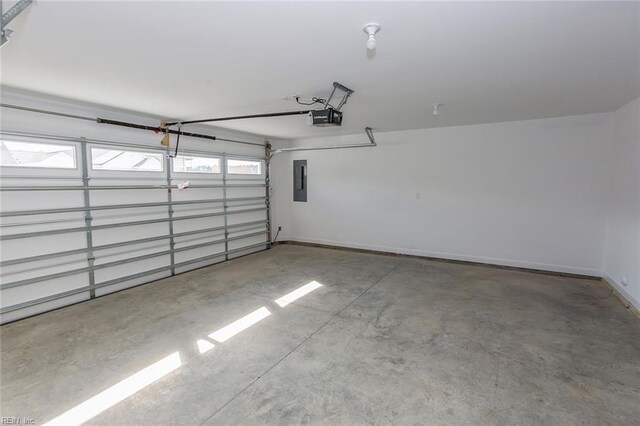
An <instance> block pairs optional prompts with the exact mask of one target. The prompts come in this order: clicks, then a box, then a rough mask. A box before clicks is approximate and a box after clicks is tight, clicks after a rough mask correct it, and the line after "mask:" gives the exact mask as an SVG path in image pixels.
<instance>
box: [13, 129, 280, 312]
mask: <svg viewBox="0 0 640 426" xmlns="http://www.w3.org/2000/svg"><path fill="white" fill-rule="evenodd" d="M1 139H2V146H1V149H2V170H1V171H2V185H1V190H2V204H1V217H2V227H1V230H2V234H1V236H0V238H1V244H2V245H1V248H2V262H1V266H2V277H1V278H2V283H1V287H0V298H1V308H0V309H1V311H0V314H1V321H2V322H7V321H12V320H15V319H18V318H22V317H26V316H29V315H33V314H36V313H39V312H44V311H47V310H51V309H55V308H58V307H60V306H65V305H69V304H72V303H76V302H79V301H83V300H88V299H91V298H93V297H98V296H101V295H104V294H107V293H110V292H113V291H117V290H121V289H123V288H127V287H132V286H135V285H139V284H142V283H146V282H150V281H153V280H156V279H159V278H163V277H167V276H170V275H172V274H176V273H181V272H185V271H188V270H190V269H194V268H198V267H202V266H206V265H211V264H214V263H218V262H221V261H225V260H228V259H231V258H234V257H237V256H242V255H244V254H248V253H251V252H254V251H259V250H263V249H265V248H267V247H268V246H269V240H268V238H269V236H268V232H267V230H268V225H269V224H268V217H269V215H268V206H269V203H268V198H267V191H266V180H267V173H266V172H267V170H266V163H265V158H264V148H263V147H259V146H257V147H255V155H247V154H246V149H245V150H244V152H243V155H234V154H233V153H229V152H227V153H216V152H213V150H212V151H208V150H186V151H182V150H180V151H179V153H178V156H177V157H176V158H171V157H169V156H168V155H167V154H168V151H167V150H166V149H165V148H163V147H161V146H160V145H158V146H148V145H136V144H135V143H119V142H108V141H103V140H100V141H97V140H87V139H78V138H66V137H53V136H47V135H37V136H36V135H29V136H27V135H26V134H25V133H20V134H11V133H10V132H3V134H2V137H1ZM148 291H152V289H151V288H149V290H148Z"/></svg>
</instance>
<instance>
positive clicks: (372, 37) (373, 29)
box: [362, 22, 382, 50]
mask: <svg viewBox="0 0 640 426" xmlns="http://www.w3.org/2000/svg"><path fill="white" fill-rule="evenodd" d="M381 28H382V27H381V26H380V24H376V23H375V22H372V23H369V24H367V25H365V26H364V28H363V29H362V31H364V32H365V33H366V34H367V35H368V36H369V38H368V39H367V49H369V50H374V49H375V48H376V34H377V33H378V31H380V29H381Z"/></svg>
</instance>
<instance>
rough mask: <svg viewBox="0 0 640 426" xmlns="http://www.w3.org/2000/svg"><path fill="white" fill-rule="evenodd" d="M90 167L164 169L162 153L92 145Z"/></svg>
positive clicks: (126, 169) (156, 170) (140, 169)
mask: <svg viewBox="0 0 640 426" xmlns="http://www.w3.org/2000/svg"><path fill="white" fill-rule="evenodd" d="M91 168H92V169H94V170H120V171H142V172H161V171H162V170H163V169H164V161H163V154H161V153H155V152H144V151H125V150H122V149H115V148H95V147H92V148H91Z"/></svg>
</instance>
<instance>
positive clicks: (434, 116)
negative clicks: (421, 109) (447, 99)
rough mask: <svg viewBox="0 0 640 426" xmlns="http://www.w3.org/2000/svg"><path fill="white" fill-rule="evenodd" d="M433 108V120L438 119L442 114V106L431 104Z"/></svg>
mask: <svg viewBox="0 0 640 426" xmlns="http://www.w3.org/2000/svg"><path fill="white" fill-rule="evenodd" d="M431 106H432V107H433V113H432V114H433V118H436V117H438V115H439V114H440V111H439V110H438V108H440V107H441V106H442V104H431Z"/></svg>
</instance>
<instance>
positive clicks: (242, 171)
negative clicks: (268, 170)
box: [227, 160, 262, 175]
mask: <svg viewBox="0 0 640 426" xmlns="http://www.w3.org/2000/svg"><path fill="white" fill-rule="evenodd" d="M227 172H228V173H229V174H231V175H261V174H262V161H249V160H227Z"/></svg>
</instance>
